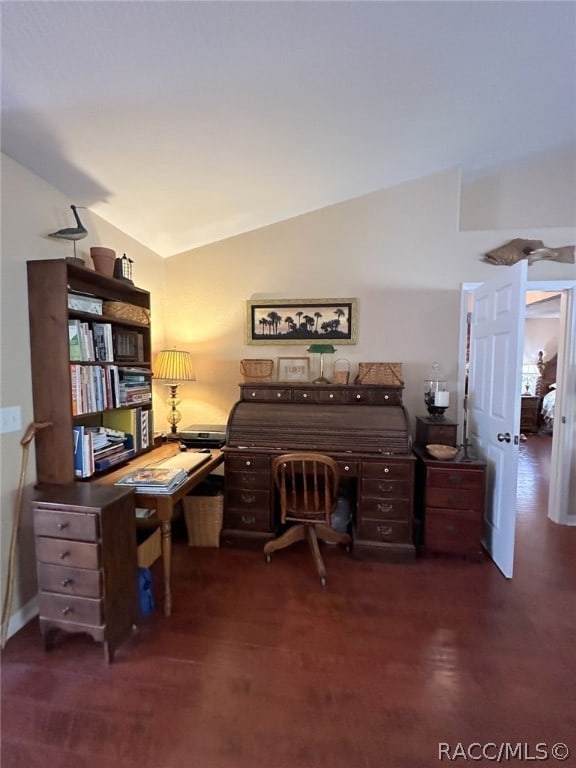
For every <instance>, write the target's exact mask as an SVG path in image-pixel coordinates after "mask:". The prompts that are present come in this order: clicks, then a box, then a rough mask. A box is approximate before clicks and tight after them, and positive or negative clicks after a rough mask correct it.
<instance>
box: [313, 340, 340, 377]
mask: <svg viewBox="0 0 576 768" xmlns="http://www.w3.org/2000/svg"><path fill="white" fill-rule="evenodd" d="M306 351H307V352H310V354H312V355H320V376H319V377H318V378H317V379H314V381H313V382H312V384H330V382H329V381H328V379H326V378H325V377H324V355H333V354H334V352H336V348H335V347H333V346H332V344H310V346H309V347H308V349H307V350H306Z"/></svg>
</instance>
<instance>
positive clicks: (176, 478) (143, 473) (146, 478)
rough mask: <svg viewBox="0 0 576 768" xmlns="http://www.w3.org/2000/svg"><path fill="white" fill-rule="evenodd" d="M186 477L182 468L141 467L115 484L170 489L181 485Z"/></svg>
mask: <svg viewBox="0 0 576 768" xmlns="http://www.w3.org/2000/svg"><path fill="white" fill-rule="evenodd" d="M187 477H188V473H187V472H186V471H185V470H183V469H176V468H174V469H172V468H170V467H165V468H163V467H141V468H140V469H135V470H134V471H133V472H130V473H129V474H127V475H125V477H123V478H122V479H121V480H118V481H117V482H116V485H128V486H130V487H132V488H138V489H139V488H143V487H145V488H147V489H148V490H159V491H160V490H163V491H167V490H172V489H174V488H177V487H178V486H179V485H181V483H182V482H184V480H186V478H187Z"/></svg>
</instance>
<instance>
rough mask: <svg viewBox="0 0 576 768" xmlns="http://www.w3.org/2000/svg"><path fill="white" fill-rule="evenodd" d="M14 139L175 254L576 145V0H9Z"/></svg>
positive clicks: (5, 20)
mask: <svg viewBox="0 0 576 768" xmlns="http://www.w3.org/2000/svg"><path fill="white" fill-rule="evenodd" d="M1 21H2V151H3V152H4V153H5V154H7V155H9V156H10V157H12V158H13V159H14V160H16V161H18V162H19V163H21V164H22V165H24V166H26V167H27V168H29V169H30V170H32V171H33V172H34V173H36V174H38V175H39V176H41V177H42V178H44V179H45V180H46V181H48V182H49V183H50V184H52V185H53V186H54V187H56V188H57V189H59V190H60V191H61V192H63V193H64V194H65V195H66V196H68V197H69V199H70V201H71V202H73V203H76V204H77V205H84V206H87V207H89V208H90V209H91V210H93V211H94V212H95V213H97V214H98V215H100V216H102V217H103V218H104V219H106V220H108V221H109V222H111V223H112V224H114V225H115V226H117V227H118V228H119V229H121V230H123V231H124V232H126V233H128V234H129V235H131V236H132V237H134V238H136V239H137V240H139V241H140V242H142V243H143V244H145V245H147V246H149V247H150V248H152V249H153V250H154V251H156V252H157V253H159V254H160V255H161V256H164V257H166V256H170V255H173V254H175V253H179V252H182V251H185V250H188V249H191V248H194V247H196V246H199V245H203V244H206V243H209V242H213V241H216V240H220V239H222V238H226V237H229V236H231V235H235V234H238V233H241V232H245V231H248V230H251V229H254V228H257V227H261V226H265V225H267V224H271V223H273V222H276V221H280V220H283V219H286V218H289V217H292V216H295V215H299V214H301V213H305V212H308V211H311V210H314V209H317V208H321V207H323V206H326V205H329V204H332V203H336V202H339V201H342V200H345V199H348V198H352V197H355V196H358V195H362V194H365V193H368V192H371V191H374V190H377V189H382V188H386V187H390V186H393V185H396V184H399V183H401V182H403V181H407V180H410V179H415V178H420V177H422V176H425V175H428V174H430V173H435V172H437V171H440V170H443V169H446V168H451V167H455V166H457V167H460V168H461V169H462V171H463V173H464V174H465V175H468V176H472V175H474V174H481V173H483V172H485V171H486V169H493V168H495V167H497V166H498V165H499V164H502V163H510V162H518V163H522V162H523V161H524V160H525V159H526V158H533V157H535V156H538V155H539V154H540V153H544V152H549V151H551V150H554V149H557V148H562V147H566V146H568V145H571V144H574V143H576V45H575V42H576V35H575V32H576V5H575V4H574V3H572V2H523V1H517V2H482V1H481V2H435V1H426V2H406V1H403V2H331V1H328V2H306V1H304V2H243V1H241V0H236V1H232V2H187V1H186V0H184V1H181V2H170V1H168V2H162V1H158V2H116V1H115V0H111V1H109V2H59V1H58V0H56V2H34V1H32V2H9V1H8V2H7V1H6V0H4V2H2V4H1Z"/></svg>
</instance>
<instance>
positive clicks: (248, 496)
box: [240, 493, 256, 504]
mask: <svg viewBox="0 0 576 768" xmlns="http://www.w3.org/2000/svg"><path fill="white" fill-rule="evenodd" d="M240 497H241V499H242V501H243V502H244V504H254V502H255V501H256V496H254V494H253V493H242V494H240Z"/></svg>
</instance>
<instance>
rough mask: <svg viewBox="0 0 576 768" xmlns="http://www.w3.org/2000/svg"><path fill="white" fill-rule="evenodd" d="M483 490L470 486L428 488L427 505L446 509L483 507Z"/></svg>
mask: <svg viewBox="0 0 576 768" xmlns="http://www.w3.org/2000/svg"><path fill="white" fill-rule="evenodd" d="M482 496H483V494H482V490H481V489H480V488H477V489H469V488H462V489H460V488H427V489H426V507H444V508H446V509H471V510H477V511H480V510H481V509H482Z"/></svg>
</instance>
